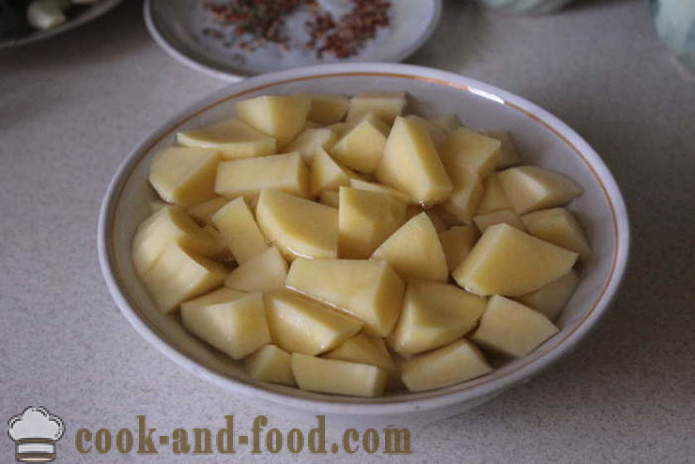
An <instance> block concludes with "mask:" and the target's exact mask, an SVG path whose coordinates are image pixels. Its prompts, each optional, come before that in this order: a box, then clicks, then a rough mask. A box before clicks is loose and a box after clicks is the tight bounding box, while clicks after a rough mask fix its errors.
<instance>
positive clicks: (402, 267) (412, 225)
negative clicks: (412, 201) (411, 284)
mask: <svg viewBox="0 0 695 464" xmlns="http://www.w3.org/2000/svg"><path fill="white" fill-rule="evenodd" d="M371 259H376V260H385V261H387V262H388V263H389V264H390V265H391V267H393V269H394V270H395V271H396V272H397V273H398V274H399V275H400V276H401V277H403V278H404V279H421V280H433V281H439V282H446V280H447V278H448V269H447V264H446V256H445V255H444V250H443V248H442V244H441V242H440V241H439V236H438V235H437V230H436V229H435V228H434V225H432V221H431V220H430V218H429V216H428V215H427V213H424V212H423V213H420V214H418V215H417V216H415V217H414V218H412V219H411V220H409V221H408V222H406V223H405V224H403V225H402V226H401V227H400V228H399V229H398V230H397V231H396V232H394V233H393V235H391V236H390V237H389V238H388V239H387V240H386V241H385V242H384V243H382V244H381V245H380V246H379V248H377V249H376V250H375V251H374V253H373V254H372V256H371Z"/></svg>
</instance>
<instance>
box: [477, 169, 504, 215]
mask: <svg viewBox="0 0 695 464" xmlns="http://www.w3.org/2000/svg"><path fill="white" fill-rule="evenodd" d="M483 185H484V191H483V196H482V198H481V199H480V203H479V204H478V211H477V213H476V214H486V213H491V212H493V211H497V210H500V209H511V208H513V206H512V203H511V202H510V201H509V199H508V198H507V195H505V193H504V190H502V186H501V185H500V181H499V179H498V178H497V174H491V175H489V176H488V177H487V178H486V179H485V182H484V184H483Z"/></svg>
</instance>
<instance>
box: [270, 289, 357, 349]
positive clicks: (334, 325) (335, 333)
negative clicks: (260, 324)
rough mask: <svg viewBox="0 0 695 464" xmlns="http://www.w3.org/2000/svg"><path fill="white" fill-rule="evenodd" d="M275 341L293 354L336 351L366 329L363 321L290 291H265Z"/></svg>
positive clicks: (271, 331)
mask: <svg viewBox="0 0 695 464" xmlns="http://www.w3.org/2000/svg"><path fill="white" fill-rule="evenodd" d="M265 302H266V311H267V314H268V323H269V325H270V333H271V335H272V338H273V341H274V342H275V343H276V344H277V345H278V346H279V347H280V348H282V349H285V350H287V351H289V352H291V353H303V354H308V355H315V354H320V353H324V352H326V351H329V350H332V349H333V348H335V347H337V346H338V345H340V344H341V343H343V342H344V341H345V340H347V339H348V338H350V337H352V336H353V335H355V334H356V333H357V332H359V331H360V330H361V329H362V325H363V323H362V321H360V320H359V319H357V318H354V317H352V316H349V315H347V314H345V313H342V312H340V311H337V310H335V309H333V308H330V307H328V306H326V305H324V304H322V303H319V302H318V301H315V300H312V299H310V298H306V297H304V296H301V295H299V294H297V293H294V292H291V291H289V290H277V291H273V292H268V293H266V294H265Z"/></svg>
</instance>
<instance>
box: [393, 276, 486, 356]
mask: <svg viewBox="0 0 695 464" xmlns="http://www.w3.org/2000/svg"><path fill="white" fill-rule="evenodd" d="M485 305H486V301H485V299H484V298H481V297H479V296H476V295H472V294H470V293H468V292H466V291H464V290H461V289H460V288H458V287H456V286H455V285H449V284H441V283H436V282H423V281H410V282H408V286H407V288H406V291H405V298H404V300H403V311H402V312H401V317H400V319H398V324H396V328H395V329H394V331H393V332H392V333H391V335H389V339H388V343H389V346H391V348H392V349H393V350H394V351H396V352H398V353H408V354H415V353H421V352H423V351H427V350H431V349H434V348H439V347H440V346H444V345H446V344H448V343H451V342H453V341H454V340H456V339H457V338H460V337H462V336H463V335H465V334H466V333H468V332H469V331H470V330H471V329H473V328H474V327H475V325H476V323H477V322H478V319H480V316H481V315H482V314H483V311H485Z"/></svg>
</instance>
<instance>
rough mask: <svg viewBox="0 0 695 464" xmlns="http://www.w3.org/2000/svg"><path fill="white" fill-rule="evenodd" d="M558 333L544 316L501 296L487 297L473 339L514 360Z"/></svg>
mask: <svg viewBox="0 0 695 464" xmlns="http://www.w3.org/2000/svg"><path fill="white" fill-rule="evenodd" d="M557 332H558V328H557V327H555V325H554V324H553V323H552V322H550V320H549V319H548V318H547V317H545V316H544V315H543V314H541V313H539V312H537V311H534V310H533V309H531V308H529V307H528V306H524V305H523V304H521V303H517V302H516V301H514V300H510V299H508V298H505V297H503V296H499V295H495V296H493V297H492V298H490V301H489V302H488V304H487V309H486V310H485V313H483V317H482V318H481V319H480V324H479V325H478V328H477V329H476V331H475V332H474V333H473V335H472V337H471V338H472V340H473V341H474V342H476V343H479V344H481V345H483V346H485V347H488V348H490V349H493V350H495V351H498V352H500V353H503V354H506V355H508V356H513V357H516V358H518V357H521V356H525V355H527V354H529V353H530V352H531V351H533V350H534V349H536V347H538V346H539V345H540V344H541V343H543V342H545V341H546V340H547V339H549V338H550V337H552V336H553V335H555V334H556V333H557Z"/></svg>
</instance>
